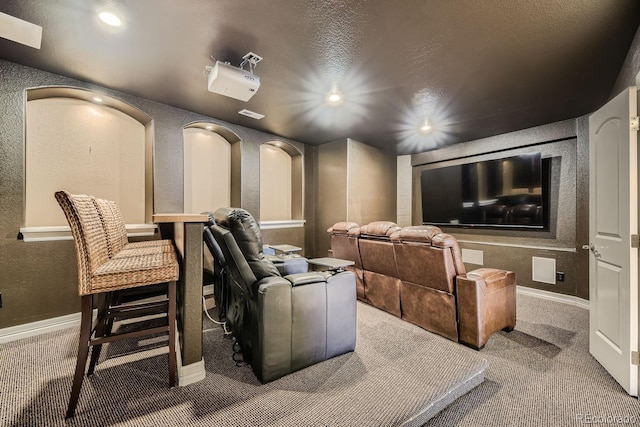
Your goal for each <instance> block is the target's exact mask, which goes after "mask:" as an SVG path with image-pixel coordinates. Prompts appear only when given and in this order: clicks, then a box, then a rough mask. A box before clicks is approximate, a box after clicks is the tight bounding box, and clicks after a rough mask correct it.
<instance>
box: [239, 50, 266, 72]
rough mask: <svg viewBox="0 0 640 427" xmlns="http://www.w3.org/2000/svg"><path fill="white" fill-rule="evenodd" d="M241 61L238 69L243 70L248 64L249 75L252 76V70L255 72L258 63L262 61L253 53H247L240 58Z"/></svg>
mask: <svg viewBox="0 0 640 427" xmlns="http://www.w3.org/2000/svg"><path fill="white" fill-rule="evenodd" d="M242 59H243V61H242V62H241V63H240V68H241V69H243V70H244V66H245V65H247V64H249V72H250V73H251V74H253V70H255V68H256V66H257V65H258V62H260V61H262V57H261V56H259V55H256V54H255V53H253V52H249V53H247V54H246V55H245V56H243V57H242Z"/></svg>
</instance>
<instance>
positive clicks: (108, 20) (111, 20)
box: [98, 10, 122, 27]
mask: <svg viewBox="0 0 640 427" xmlns="http://www.w3.org/2000/svg"><path fill="white" fill-rule="evenodd" d="M98 18H100V20H101V21H102V22H104V23H105V24H107V25H108V26H110V27H122V18H120V17H119V16H118V15H117V14H116V13H115V12H112V11H106V10H104V11H102V12H100V13H98Z"/></svg>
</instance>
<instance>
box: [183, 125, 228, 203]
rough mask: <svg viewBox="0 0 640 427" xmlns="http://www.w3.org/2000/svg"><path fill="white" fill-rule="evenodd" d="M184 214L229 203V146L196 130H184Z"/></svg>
mask: <svg viewBox="0 0 640 427" xmlns="http://www.w3.org/2000/svg"><path fill="white" fill-rule="evenodd" d="M183 135H184V212H185V213H200V212H206V211H215V210H216V209H218V208H221V207H228V206H230V204H231V200H230V199H231V145H230V144H229V143H228V142H227V140H226V139H224V138H223V137H221V136H220V135H218V134H216V133H213V132H209V131H207V130H204V129H199V128H188V129H185V130H184V133H183Z"/></svg>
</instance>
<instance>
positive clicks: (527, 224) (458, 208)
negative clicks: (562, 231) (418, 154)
mask: <svg viewBox="0 0 640 427" xmlns="http://www.w3.org/2000/svg"><path fill="white" fill-rule="evenodd" d="M545 160H547V159H545ZM548 188H549V164H548V162H547V161H543V160H542V158H541V155H540V153H533V154H523V155H519V156H512V157H505V158H501V159H495V160H485V161H480V162H474V163H466V164H460V165H455V166H445V167H439V168H434V169H427V170H423V171H422V176H421V192H422V223H423V224H431V225H438V226H445V225H446V226H455V227H468V228H476V227H477V228H480V227H482V228H508V229H532V230H540V229H543V230H546V229H548V223H549V220H548V218H549V212H548V211H549V209H548V205H549V203H548V200H549V196H548Z"/></svg>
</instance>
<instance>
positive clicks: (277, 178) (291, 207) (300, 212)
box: [260, 140, 304, 223]
mask: <svg viewBox="0 0 640 427" xmlns="http://www.w3.org/2000/svg"><path fill="white" fill-rule="evenodd" d="M303 163H304V162H303V155H302V152H301V151H300V150H299V149H298V148H297V147H295V146H294V145H292V144H289V143H287V142H283V141H277V140H274V141H267V142H265V143H263V144H262V145H261V146H260V221H261V223H268V222H277V221H291V220H302V219H303V218H304V168H303Z"/></svg>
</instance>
